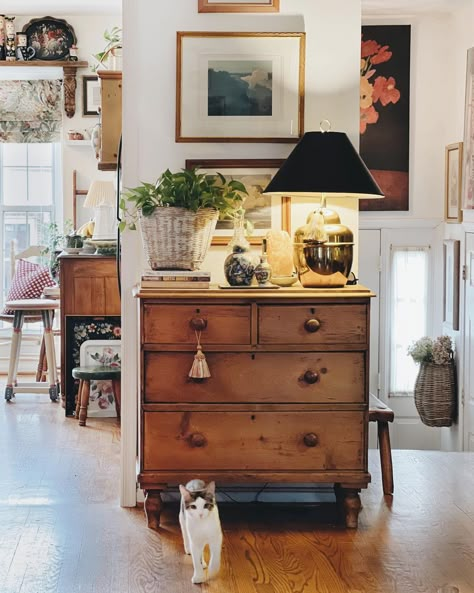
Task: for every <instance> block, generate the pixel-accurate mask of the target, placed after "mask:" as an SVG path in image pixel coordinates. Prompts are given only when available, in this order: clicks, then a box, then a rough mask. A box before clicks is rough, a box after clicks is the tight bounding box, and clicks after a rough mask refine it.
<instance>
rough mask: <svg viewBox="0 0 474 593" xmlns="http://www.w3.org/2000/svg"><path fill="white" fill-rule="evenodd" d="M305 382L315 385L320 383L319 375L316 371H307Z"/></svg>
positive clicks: (304, 377)
mask: <svg viewBox="0 0 474 593" xmlns="http://www.w3.org/2000/svg"><path fill="white" fill-rule="evenodd" d="M303 380H304V381H305V383H309V385H313V384H314V383H317V382H318V381H319V375H318V373H315V372H314V371H306V373H305V374H304V375H303Z"/></svg>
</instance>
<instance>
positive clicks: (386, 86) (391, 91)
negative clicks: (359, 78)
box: [373, 76, 400, 107]
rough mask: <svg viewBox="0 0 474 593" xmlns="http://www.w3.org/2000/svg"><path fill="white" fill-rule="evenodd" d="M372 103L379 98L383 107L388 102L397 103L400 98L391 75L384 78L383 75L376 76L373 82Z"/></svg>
mask: <svg viewBox="0 0 474 593" xmlns="http://www.w3.org/2000/svg"><path fill="white" fill-rule="evenodd" d="M373 99H374V103H376V102H377V101H379V100H380V102H381V103H382V105H383V106H384V107H385V106H386V105H388V104H389V103H397V102H398V101H399V100H400V91H399V90H398V89H397V88H395V79H394V78H393V76H390V78H388V79H387V78H385V76H378V77H377V78H376V79H375V82H374V93H373Z"/></svg>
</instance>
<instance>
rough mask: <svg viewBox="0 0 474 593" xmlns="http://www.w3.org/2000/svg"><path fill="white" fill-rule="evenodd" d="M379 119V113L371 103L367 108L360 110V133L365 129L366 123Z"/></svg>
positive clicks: (372, 122)
mask: <svg viewBox="0 0 474 593" xmlns="http://www.w3.org/2000/svg"><path fill="white" fill-rule="evenodd" d="M378 119H379V113H378V111H376V110H375V107H374V106H373V105H371V106H370V107H369V108H368V109H361V110H360V133H361V134H363V133H364V132H365V130H366V129H367V125H368V124H375V123H377V120H378Z"/></svg>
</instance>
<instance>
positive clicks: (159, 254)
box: [139, 207, 219, 270]
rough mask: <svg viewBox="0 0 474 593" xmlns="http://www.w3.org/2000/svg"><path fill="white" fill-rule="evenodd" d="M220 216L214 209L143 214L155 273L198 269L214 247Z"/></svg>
mask: <svg viewBox="0 0 474 593" xmlns="http://www.w3.org/2000/svg"><path fill="white" fill-rule="evenodd" d="M218 216H219V214H218V212H217V210H215V209H213V208H201V209H200V210H198V211H197V212H192V211H191V210H186V209H185V208H175V207H169V208H166V207H163V208H157V209H156V210H155V211H154V212H153V214H152V215H151V216H143V215H142V214H141V213H139V222H140V228H141V231H142V240H143V249H144V250H145V255H146V257H147V259H148V263H149V264H150V266H151V269H152V270H198V269H199V266H200V265H201V264H202V262H203V260H204V258H205V257H206V253H207V251H208V249H209V246H210V244H211V239H212V235H213V233H214V230H215V228H216V222H217V218H218Z"/></svg>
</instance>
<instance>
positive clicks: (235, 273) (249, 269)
mask: <svg viewBox="0 0 474 593" xmlns="http://www.w3.org/2000/svg"><path fill="white" fill-rule="evenodd" d="M227 247H228V249H230V250H231V251H232V252H231V253H230V254H229V255H228V256H227V257H226V259H225V262H224V273H225V277H226V280H227V282H228V283H229V284H230V285H231V286H250V285H251V283H252V279H253V275H254V272H255V267H256V266H257V264H258V260H257V261H256V258H255V255H254V254H253V253H251V252H250V243H249V242H248V241H247V239H246V238H245V231H244V217H243V216H239V217H238V218H236V219H235V221H234V234H233V236H232V239H231V241H230V243H229V245H228V246H227Z"/></svg>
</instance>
